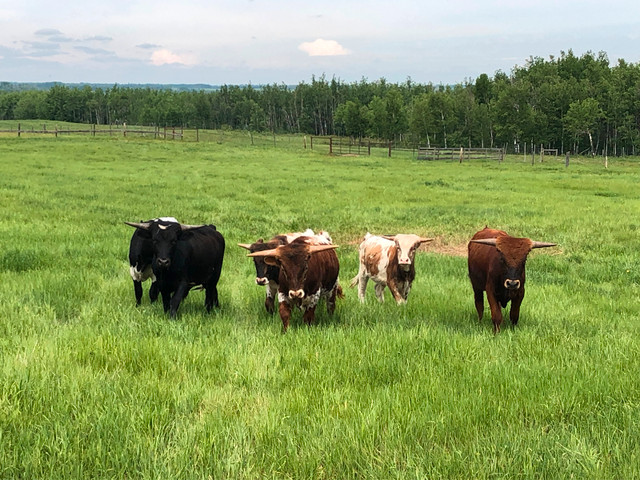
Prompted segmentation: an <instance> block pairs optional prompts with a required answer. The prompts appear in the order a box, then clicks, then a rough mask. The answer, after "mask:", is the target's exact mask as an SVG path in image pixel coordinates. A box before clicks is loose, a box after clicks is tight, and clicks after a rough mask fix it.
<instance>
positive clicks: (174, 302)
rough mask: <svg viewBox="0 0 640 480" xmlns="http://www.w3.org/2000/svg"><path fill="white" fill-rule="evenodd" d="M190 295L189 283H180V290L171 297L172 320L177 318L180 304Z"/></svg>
mask: <svg viewBox="0 0 640 480" xmlns="http://www.w3.org/2000/svg"><path fill="white" fill-rule="evenodd" d="M188 293H189V285H187V282H185V281H182V282H180V283H179V284H178V288H177V289H176V291H175V292H174V294H173V297H171V318H176V315H177V314H178V307H179V306H180V302H182V299H183V298H185V297H186V296H187V294H188Z"/></svg>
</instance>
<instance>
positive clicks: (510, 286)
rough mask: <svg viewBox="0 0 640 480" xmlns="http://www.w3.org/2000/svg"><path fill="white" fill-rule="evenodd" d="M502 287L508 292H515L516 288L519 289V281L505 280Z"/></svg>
mask: <svg viewBox="0 0 640 480" xmlns="http://www.w3.org/2000/svg"><path fill="white" fill-rule="evenodd" d="M504 286H505V287H506V288H508V289H509V290H517V289H518V288H520V280H511V279H507V280H505V282H504Z"/></svg>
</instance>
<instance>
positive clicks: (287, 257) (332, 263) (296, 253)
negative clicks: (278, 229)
mask: <svg viewBox="0 0 640 480" xmlns="http://www.w3.org/2000/svg"><path fill="white" fill-rule="evenodd" d="M336 248H338V246H337V245H313V244H312V243H311V242H310V241H309V237H299V238H297V239H295V240H293V241H292V242H291V243H289V244H286V245H280V246H278V247H276V248H274V249H271V250H265V251H261V252H254V253H250V254H248V256H249V257H254V258H255V257H262V258H264V261H265V263H266V264H267V265H274V266H277V267H279V268H280V274H279V276H278V301H279V302H280V307H279V312H280V318H281V319H282V329H283V331H285V332H286V331H287V329H288V328H289V319H290V318H291V309H292V307H298V308H300V309H301V310H304V315H303V318H304V321H305V322H306V323H307V324H308V325H311V324H312V323H313V321H314V319H315V310H316V306H317V305H318V302H319V301H320V298H322V297H324V298H325V301H326V303H327V312H328V313H329V314H330V315H331V314H333V311H334V310H335V307H336V296H342V289H341V288H340V285H339V283H338V273H339V270H340V264H339V263H338V256H337V255H336V252H334V249H336Z"/></svg>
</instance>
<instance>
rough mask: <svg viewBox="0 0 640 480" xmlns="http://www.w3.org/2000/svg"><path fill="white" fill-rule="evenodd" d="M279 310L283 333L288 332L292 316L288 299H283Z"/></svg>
mask: <svg viewBox="0 0 640 480" xmlns="http://www.w3.org/2000/svg"><path fill="white" fill-rule="evenodd" d="M279 312H280V318H281V319H282V333H286V332H287V329H288V328H289V319H290V318H291V305H289V303H288V302H286V301H281V302H280V307H279Z"/></svg>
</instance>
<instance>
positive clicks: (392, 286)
mask: <svg viewBox="0 0 640 480" xmlns="http://www.w3.org/2000/svg"><path fill="white" fill-rule="evenodd" d="M388 285H389V290H390V291H391V295H393V298H394V300H395V301H396V303H397V304H398V305H402V304H403V303H407V299H406V297H405V296H404V295H403V292H402V291H401V290H402V288H398V284H397V283H396V282H395V281H392V280H389V284H388Z"/></svg>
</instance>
